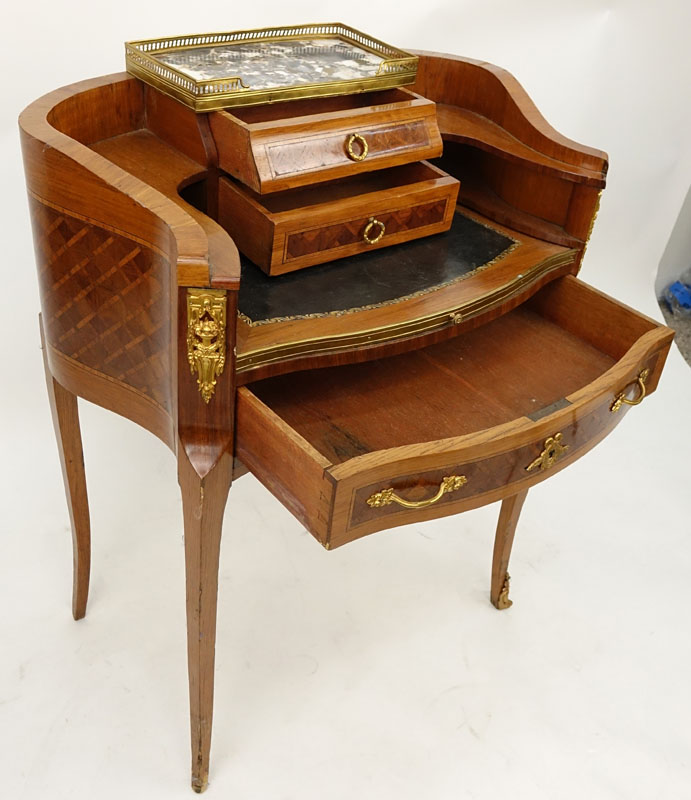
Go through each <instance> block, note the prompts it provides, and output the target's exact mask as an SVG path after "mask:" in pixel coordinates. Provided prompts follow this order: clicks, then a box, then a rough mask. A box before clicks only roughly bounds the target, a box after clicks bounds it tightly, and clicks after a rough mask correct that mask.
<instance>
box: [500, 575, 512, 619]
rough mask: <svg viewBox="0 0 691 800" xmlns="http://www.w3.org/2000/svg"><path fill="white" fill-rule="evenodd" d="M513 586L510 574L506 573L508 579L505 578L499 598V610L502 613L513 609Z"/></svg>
mask: <svg viewBox="0 0 691 800" xmlns="http://www.w3.org/2000/svg"><path fill="white" fill-rule="evenodd" d="M510 585H511V576H510V575H509V573H508V572H507V573H506V577H505V578H504V584H503V586H502V587H501V592H499V597H498V598H497V608H498V609H499V610H500V611H503V610H504V609H505V608H511V606H512V605H513V600H509V588H510Z"/></svg>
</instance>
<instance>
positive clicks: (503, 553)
mask: <svg viewBox="0 0 691 800" xmlns="http://www.w3.org/2000/svg"><path fill="white" fill-rule="evenodd" d="M527 494H528V490H527V489H526V490H525V491H524V492H519V493H518V494H515V495H513V496H512V497H507V498H506V499H505V500H502V504H501V510H500V512H499V522H498V524H497V535H496V537H495V539H494V555H493V556H492V588H491V591H490V600H491V601H492V605H493V606H495V607H496V608H498V609H504V608H509V606H511V605H512V601H511V600H509V573H508V568H509V558H510V557H511V547H512V545H513V537H514V534H515V533H516V525H517V524H518V517H519V516H520V514H521V509H522V508H523V503H524V501H525V498H526V496H527Z"/></svg>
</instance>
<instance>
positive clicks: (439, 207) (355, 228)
mask: <svg viewBox="0 0 691 800" xmlns="http://www.w3.org/2000/svg"><path fill="white" fill-rule="evenodd" d="M447 208H448V200H447V199H439V200H433V201H432V202H428V203H421V204H419V205H414V206H409V207H404V208H398V209H396V210H394V211H388V212H384V213H381V212H377V213H376V216H375V215H373V214H368V213H367V212H365V214H364V215H361V216H358V217H356V218H355V219H350V220H344V221H342V222H337V223H335V224H334V225H325V226H323V227H319V228H311V229H308V230H304V231H298V232H296V233H291V234H289V235H288V236H286V244H285V254H284V259H283V260H284V262H288V261H291V260H293V259H296V258H301V257H303V256H308V255H312V254H314V253H323V252H325V251H328V250H335V249H338V248H340V247H348V246H349V245H357V246H359V247H361V248H362V249H363V250H368V249H370V247H371V246H372V243H373V242H374V244H379V243H381V244H382V245H386V244H388V243H389V240H388V239H387V237H389V239H390V237H391V236H393V235H395V234H401V233H406V232H408V231H414V230H416V229H417V228H425V227H427V226H428V225H440V224H443V223H444V220H445V218H446V216H447ZM378 236H381V238H380V239H378V241H374V240H375V239H376V238H377V237H378ZM367 239H369V241H367Z"/></svg>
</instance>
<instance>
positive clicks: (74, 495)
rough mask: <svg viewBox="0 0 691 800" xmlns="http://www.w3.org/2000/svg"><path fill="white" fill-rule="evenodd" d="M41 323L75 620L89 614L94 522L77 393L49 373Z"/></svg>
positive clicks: (44, 364) (44, 363)
mask: <svg viewBox="0 0 691 800" xmlns="http://www.w3.org/2000/svg"><path fill="white" fill-rule="evenodd" d="M39 325H40V326H41V345H42V348H43V366H44V368H45V373H46V386H47V388H48V400H49V402H50V411H51V414H52V417H53V427H54V428H55V438H56V439H57V442H58V452H59V454H60V465H61V467H62V478H63V481H64V482H65V494H66V495H67V507H68V509H69V513H70V522H71V525H72V561H73V571H72V616H73V617H74V618H75V619H81V618H82V617H83V616H84V615H85V614H86V602H87V599H88V597H89V572H90V570H91V523H90V520H89V500H88V497H87V493H86V475H85V472H84V453H83V450H82V434H81V431H80V429H79V409H78V407H77V397H76V395H73V394H72V392H68V391H67V389H65V388H64V387H63V386H61V385H60V384H59V383H58V382H57V381H56V380H55V378H54V377H53V376H52V374H51V372H50V368H49V366H48V359H47V356H46V344H45V341H44V337H43V325H42V323H41V321H40V318H39Z"/></svg>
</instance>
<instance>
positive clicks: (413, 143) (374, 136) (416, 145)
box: [264, 120, 437, 191]
mask: <svg viewBox="0 0 691 800" xmlns="http://www.w3.org/2000/svg"><path fill="white" fill-rule="evenodd" d="M264 147H265V152H266V159H267V163H268V167H269V170H270V172H271V178H272V179H273V180H275V181H276V180H279V179H281V178H287V177H288V176H293V177H297V176H302V177H304V181H303V180H300V181H299V182H295V181H293V182H292V185H293V186H297V185H302V184H303V183H308V182H312V181H314V179H315V177H316V176H315V175H314V173H315V172H321V171H325V170H330V169H333V168H335V167H340V168H341V169H340V170H339V172H338V175H339V176H340V175H343V174H352V173H354V172H356V171H358V169H362V168H365V167H366V168H368V169H373V168H375V164H374V163H373V162H376V169H381V168H382V167H387V166H392V165H394V164H401V163H404V161H421V160H422V159H424V158H431V157H433V156H432V155H431V154H432V153H436V152H437V149H436V147H433V145H432V142H431V136H430V130H429V128H428V126H427V124H426V123H425V121H424V120H416V121H413V122H408V123H405V124H388V125H377V126H374V127H367V128H355V129H351V128H344V129H342V130H338V131H334V132H333V133H329V134H320V135H318V136H304V137H301V138H299V139H294V140H292V141H278V142H271V143H269V144H266V145H264ZM349 150H350V153H352V155H349ZM329 177H335V175H330V176H329ZM264 191H266V189H264Z"/></svg>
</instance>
